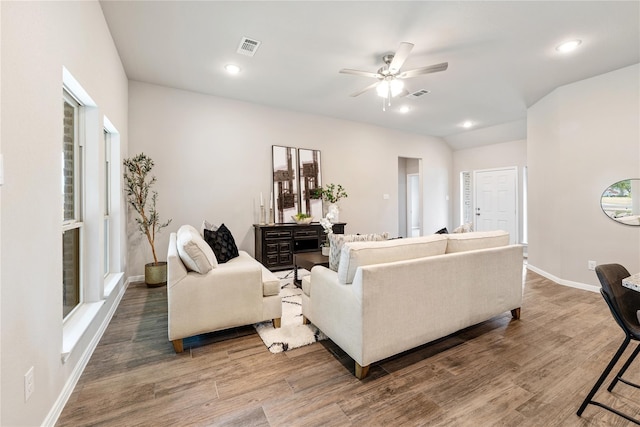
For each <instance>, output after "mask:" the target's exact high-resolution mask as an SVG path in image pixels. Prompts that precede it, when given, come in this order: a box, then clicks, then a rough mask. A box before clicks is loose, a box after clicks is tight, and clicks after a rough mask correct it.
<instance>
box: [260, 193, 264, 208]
mask: <svg viewBox="0 0 640 427" xmlns="http://www.w3.org/2000/svg"><path fill="white" fill-rule="evenodd" d="M260 206H264V203H263V202H262V191H261V192H260Z"/></svg>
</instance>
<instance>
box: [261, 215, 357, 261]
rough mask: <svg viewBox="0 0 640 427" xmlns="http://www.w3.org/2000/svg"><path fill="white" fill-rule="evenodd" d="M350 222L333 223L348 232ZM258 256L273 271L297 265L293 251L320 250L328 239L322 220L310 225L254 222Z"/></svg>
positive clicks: (342, 230)
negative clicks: (345, 228)
mask: <svg viewBox="0 0 640 427" xmlns="http://www.w3.org/2000/svg"><path fill="white" fill-rule="evenodd" d="M345 225H346V223H343V222H339V223H336V224H333V232H334V233H336V234H344V227H345ZM253 228H254V235H255V258H256V259H257V260H258V261H260V262H261V263H262V265H264V266H265V267H267V268H268V269H269V270H271V271H276V270H287V269H290V268H293V266H294V264H293V254H296V253H301V252H316V251H319V250H320V248H321V246H322V244H323V243H324V242H325V241H326V240H327V235H326V234H325V232H324V229H323V228H322V226H321V225H320V223H318V222H312V223H311V224H308V225H301V224H294V223H286V224H273V225H267V224H254V225H253Z"/></svg>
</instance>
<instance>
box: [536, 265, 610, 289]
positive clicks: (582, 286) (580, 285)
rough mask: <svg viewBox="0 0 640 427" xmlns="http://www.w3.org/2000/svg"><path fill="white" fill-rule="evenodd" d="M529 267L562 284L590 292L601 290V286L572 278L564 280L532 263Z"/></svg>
mask: <svg viewBox="0 0 640 427" xmlns="http://www.w3.org/2000/svg"><path fill="white" fill-rule="evenodd" d="M527 268H528V269H529V270H531V271H533V272H534V273H537V274H539V275H541V276H542V277H545V278H547V279H549V280H553V281H554V282H556V283H557V284H559V285H562V286H569V287H570V288H577V289H582V290H584V291H590V292H597V293H599V292H600V286H594V285H587V284H586V283H580V282H572V281H571V280H564V279H561V278H559V277H556V276H554V275H553V274H550V273H547V272H546V271H544V270H541V269H539V268H538V267H534V266H533V265H531V264H528V265H527Z"/></svg>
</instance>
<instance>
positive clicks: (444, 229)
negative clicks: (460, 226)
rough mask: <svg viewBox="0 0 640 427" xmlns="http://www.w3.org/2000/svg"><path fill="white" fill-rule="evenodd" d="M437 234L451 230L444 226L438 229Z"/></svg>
mask: <svg viewBox="0 0 640 427" xmlns="http://www.w3.org/2000/svg"><path fill="white" fill-rule="evenodd" d="M435 234H449V230H447V227H444V228H441V229H440V230H438V231H436V232H435Z"/></svg>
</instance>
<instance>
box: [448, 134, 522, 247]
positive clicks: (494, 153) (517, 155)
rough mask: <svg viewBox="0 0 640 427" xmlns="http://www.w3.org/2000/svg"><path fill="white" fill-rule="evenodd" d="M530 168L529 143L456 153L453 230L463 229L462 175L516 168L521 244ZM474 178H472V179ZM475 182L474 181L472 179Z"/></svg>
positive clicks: (454, 158) (464, 150)
mask: <svg viewBox="0 0 640 427" xmlns="http://www.w3.org/2000/svg"><path fill="white" fill-rule="evenodd" d="M526 165H527V141H526V140H519V141H511V142H503V143H499V144H491V145H485V146H482V147H476V148H467V149H463V150H458V151H454V152H453V172H452V174H453V182H454V185H453V195H454V196H453V200H452V201H453V203H452V206H453V226H454V228H455V227H457V226H458V225H460V172H463V171H469V172H472V171H474V170H482V169H497V168H504V167H511V166H516V167H517V168H518V224H519V225H518V232H519V235H518V241H520V242H521V241H522V230H523V213H524V209H523V204H522V202H523V200H524V197H523V190H522V189H523V186H522V184H523V179H522V178H523V177H522V173H523V170H524V167H525V166H526ZM472 177H473V175H472ZM472 179H473V178H472Z"/></svg>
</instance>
